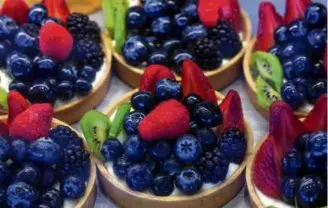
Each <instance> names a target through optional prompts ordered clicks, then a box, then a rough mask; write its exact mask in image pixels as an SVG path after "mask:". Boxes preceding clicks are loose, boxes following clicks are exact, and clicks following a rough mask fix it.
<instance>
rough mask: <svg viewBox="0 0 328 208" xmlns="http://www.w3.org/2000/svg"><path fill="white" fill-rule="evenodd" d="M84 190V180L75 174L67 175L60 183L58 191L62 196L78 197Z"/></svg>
mask: <svg viewBox="0 0 328 208" xmlns="http://www.w3.org/2000/svg"><path fill="white" fill-rule="evenodd" d="M84 191H85V184H84V181H83V180H82V179H81V178H79V177H76V176H68V177H66V178H65V179H64V180H63V181H62V182H61V183H60V193H61V194H62V196H63V197H64V198H68V199H78V198H80V197H81V196H83V194H84Z"/></svg>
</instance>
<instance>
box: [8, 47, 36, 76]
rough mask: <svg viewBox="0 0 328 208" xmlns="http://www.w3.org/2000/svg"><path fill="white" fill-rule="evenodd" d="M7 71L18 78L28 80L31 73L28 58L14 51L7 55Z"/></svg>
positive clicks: (30, 64)
mask: <svg viewBox="0 0 328 208" xmlns="http://www.w3.org/2000/svg"><path fill="white" fill-rule="evenodd" d="M7 67H8V71H9V73H10V74H11V75H12V76H13V77H14V78H16V79H18V80H29V79H31V77H32V75H33V66H32V61H31V60H30V58H29V57H28V56H26V55H24V54H22V53H18V52H14V53H12V54H10V55H9V56H8V57H7Z"/></svg>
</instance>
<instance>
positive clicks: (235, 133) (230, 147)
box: [218, 128, 247, 164]
mask: <svg viewBox="0 0 328 208" xmlns="http://www.w3.org/2000/svg"><path fill="white" fill-rule="evenodd" d="M218 147H219V151H220V152H221V153H222V154H223V155H225V156H226V157H227V158H228V160H229V161H230V162H233V163H237V164H240V163H241V162H242V161H243V160H244V157H245V155H246V151H247V142H246V139H245V135H244V133H243V132H241V131H239V130H238V129H233V128H231V129H229V130H227V131H225V132H223V134H222V135H221V137H220V139H219V142H218Z"/></svg>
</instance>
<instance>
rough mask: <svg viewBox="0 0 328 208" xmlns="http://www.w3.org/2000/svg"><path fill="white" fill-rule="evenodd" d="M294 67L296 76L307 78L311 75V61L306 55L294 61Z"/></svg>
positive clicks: (297, 57)
mask: <svg viewBox="0 0 328 208" xmlns="http://www.w3.org/2000/svg"><path fill="white" fill-rule="evenodd" d="M293 67H294V71H295V74H296V76H298V77H305V78H306V77H307V76H308V75H309V74H310V73H311V69H312V65H311V60H310V58H309V57H308V56H306V55H300V56H296V57H295V58H294V60H293Z"/></svg>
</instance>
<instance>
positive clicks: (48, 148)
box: [27, 137, 61, 166]
mask: <svg viewBox="0 0 328 208" xmlns="http://www.w3.org/2000/svg"><path fill="white" fill-rule="evenodd" d="M60 157H61V150H60V147H59V146H58V145H57V144H56V143H55V142H54V141H53V140H52V139H51V138H49V137H43V138H40V139H38V140H35V141H34V142H32V143H30V145H29V147H28V150H27V158H28V160H29V161H30V162H32V163H34V164H38V165H46V166H50V165H54V164H57V163H58V162H59V160H60Z"/></svg>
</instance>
